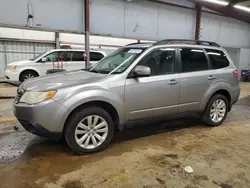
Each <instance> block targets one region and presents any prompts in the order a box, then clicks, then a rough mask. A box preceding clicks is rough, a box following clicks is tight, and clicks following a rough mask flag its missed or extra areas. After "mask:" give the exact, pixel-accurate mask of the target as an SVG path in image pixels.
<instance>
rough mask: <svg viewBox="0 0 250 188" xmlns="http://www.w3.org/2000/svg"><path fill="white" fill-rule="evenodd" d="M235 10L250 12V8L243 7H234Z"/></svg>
mask: <svg viewBox="0 0 250 188" xmlns="http://www.w3.org/2000/svg"><path fill="white" fill-rule="evenodd" d="M234 8H237V9H240V10H244V11H247V12H250V8H248V7H244V6H241V5H234Z"/></svg>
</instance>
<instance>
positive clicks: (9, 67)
mask: <svg viewBox="0 0 250 188" xmlns="http://www.w3.org/2000/svg"><path fill="white" fill-rule="evenodd" d="M16 68H17V66H16V65H8V66H7V68H6V69H8V70H16Z"/></svg>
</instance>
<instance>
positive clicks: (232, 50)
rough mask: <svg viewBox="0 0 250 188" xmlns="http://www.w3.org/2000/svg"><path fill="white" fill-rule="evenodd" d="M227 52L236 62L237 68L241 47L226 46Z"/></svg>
mask: <svg viewBox="0 0 250 188" xmlns="http://www.w3.org/2000/svg"><path fill="white" fill-rule="evenodd" d="M225 49H226V50H227V53H228V54H229V56H230V57H231V59H232V60H233V62H234V65H235V66H236V68H237V69H238V68H239V61H240V49H239V48H225Z"/></svg>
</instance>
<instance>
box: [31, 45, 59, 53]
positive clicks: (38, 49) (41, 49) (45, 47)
mask: <svg viewBox="0 0 250 188" xmlns="http://www.w3.org/2000/svg"><path fill="white" fill-rule="evenodd" d="M34 47H35V53H36V54H37V53H38V54H40V53H42V52H45V51H47V50H51V49H54V48H55V44H46V43H34Z"/></svg>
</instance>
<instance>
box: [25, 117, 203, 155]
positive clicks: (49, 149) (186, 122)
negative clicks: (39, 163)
mask: <svg viewBox="0 0 250 188" xmlns="http://www.w3.org/2000/svg"><path fill="white" fill-rule="evenodd" d="M197 126H201V127H203V125H202V124H201V122H200V120H199V119H196V118H185V119H184V118H183V119H178V120H169V121H161V122H155V123H144V124H135V125H130V126H129V127H127V128H125V129H124V130H123V131H122V132H115V134H114V137H113V139H112V142H111V144H110V145H111V147H109V148H108V149H109V150H112V148H113V146H114V145H117V144H119V143H122V142H125V141H129V140H134V139H138V138H142V137H147V136H152V135H157V134H162V133H166V132H171V131H175V130H180V129H186V128H190V127H197ZM204 127H205V126H204ZM110 148H111V149H110ZM116 150H117V155H119V153H120V152H119V148H118V149H116ZM128 150H129V148H128ZM104 151H105V150H104ZM58 153H61V154H62V153H63V155H75V153H73V152H72V151H71V150H70V148H69V147H68V146H67V143H66V141H65V140H64V139H62V140H61V141H59V142H55V141H51V140H48V139H45V138H41V137H33V139H31V140H30V144H29V145H28V146H27V148H26V150H25V155H26V156H28V157H31V158H32V157H37V156H39V157H40V156H46V155H55V154H58Z"/></svg>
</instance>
